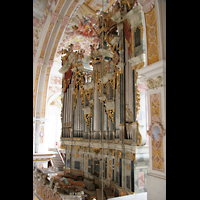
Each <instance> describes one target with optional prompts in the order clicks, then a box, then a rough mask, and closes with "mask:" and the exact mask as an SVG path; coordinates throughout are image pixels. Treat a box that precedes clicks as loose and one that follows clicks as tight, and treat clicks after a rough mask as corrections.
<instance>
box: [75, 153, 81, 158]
mask: <svg viewBox="0 0 200 200" xmlns="http://www.w3.org/2000/svg"><path fill="white" fill-rule="evenodd" d="M81 157H82V156H81V154H76V153H75V154H74V158H81Z"/></svg>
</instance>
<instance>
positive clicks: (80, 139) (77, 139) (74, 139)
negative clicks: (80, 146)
mask: <svg viewBox="0 0 200 200" xmlns="http://www.w3.org/2000/svg"><path fill="white" fill-rule="evenodd" d="M72 140H73V141H82V140H83V138H72Z"/></svg>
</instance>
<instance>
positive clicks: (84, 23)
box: [56, 0, 109, 57]
mask: <svg viewBox="0 0 200 200" xmlns="http://www.w3.org/2000/svg"><path fill="white" fill-rule="evenodd" d="M108 5H109V1H108V0H104V8H106V7H107V6H108ZM101 9H102V0H85V1H84V2H83V3H82V4H80V5H78V6H77V8H75V10H74V12H73V14H72V15H71V16H70V20H69V23H68V24H67V26H66V29H65V32H64V36H63V38H62V40H61V42H60V45H59V47H58V51H60V50H62V48H65V47H67V46H69V45H70V44H71V43H72V44H73V45H74V48H73V49H74V50H80V49H84V50H85V53H84V54H85V55H88V56H89V55H90V52H91V48H90V45H91V44H97V43H98V42H99V40H98V37H97V35H98V31H99V30H98V25H97V20H96V19H97V18H96V15H97V14H98V13H99V11H100V10H101ZM58 56H60V55H59V54H58V53H57V54H56V57H58Z"/></svg>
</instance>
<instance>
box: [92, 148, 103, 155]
mask: <svg viewBox="0 0 200 200" xmlns="http://www.w3.org/2000/svg"><path fill="white" fill-rule="evenodd" d="M91 150H92V152H94V153H95V155H98V154H99V153H101V152H102V150H103V149H102V148H93V147H91Z"/></svg>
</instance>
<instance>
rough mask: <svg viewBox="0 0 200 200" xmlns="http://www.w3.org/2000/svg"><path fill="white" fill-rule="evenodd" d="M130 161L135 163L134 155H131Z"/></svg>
mask: <svg viewBox="0 0 200 200" xmlns="http://www.w3.org/2000/svg"><path fill="white" fill-rule="evenodd" d="M131 160H132V161H134V162H135V153H131Z"/></svg>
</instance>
